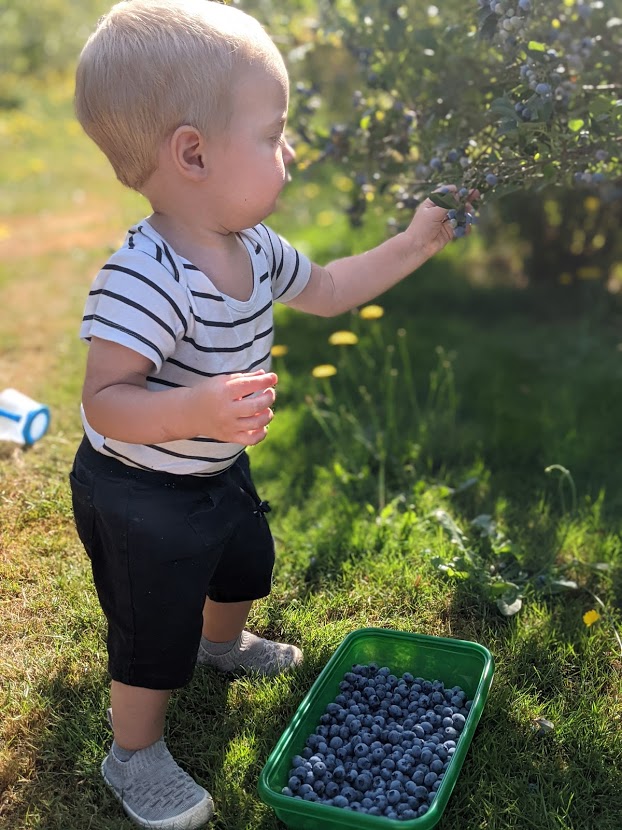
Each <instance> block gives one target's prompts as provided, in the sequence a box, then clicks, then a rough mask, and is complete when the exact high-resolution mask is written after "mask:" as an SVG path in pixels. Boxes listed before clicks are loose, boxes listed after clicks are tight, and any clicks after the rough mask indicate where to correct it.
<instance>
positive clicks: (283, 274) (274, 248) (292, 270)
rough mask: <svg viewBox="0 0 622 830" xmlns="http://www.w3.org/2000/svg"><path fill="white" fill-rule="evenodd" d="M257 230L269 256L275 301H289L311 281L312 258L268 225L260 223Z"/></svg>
mask: <svg viewBox="0 0 622 830" xmlns="http://www.w3.org/2000/svg"><path fill="white" fill-rule="evenodd" d="M255 230H256V231H257V232H258V233H259V235H260V237H261V240H262V243H263V247H264V250H265V252H266V255H267V257H268V265H269V268H270V278H271V282H272V297H273V299H274V301H275V302H279V303H288V302H289V301H290V300H293V299H294V298H295V297H297V296H298V295H299V294H300V292H301V291H302V290H303V288H304V287H305V286H306V284H307V283H308V282H309V277H310V276H311V260H310V259H309V258H308V257H307V256H305V254H303V253H301V252H300V251H298V250H297V249H296V248H294V247H293V246H292V245H290V243H289V242H288V241H287V240H286V239H285V238H284V237H282V236H281V235H280V234H278V233H276V232H275V231H273V230H272V229H271V228H269V227H268V226H267V225H264V224H261V225H258V226H257V227H256V229H255Z"/></svg>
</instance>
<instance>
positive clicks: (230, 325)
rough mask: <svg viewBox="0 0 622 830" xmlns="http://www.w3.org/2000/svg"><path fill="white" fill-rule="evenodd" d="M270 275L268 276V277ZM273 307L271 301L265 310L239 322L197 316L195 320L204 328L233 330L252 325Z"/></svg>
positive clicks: (262, 309) (261, 309) (260, 310)
mask: <svg viewBox="0 0 622 830" xmlns="http://www.w3.org/2000/svg"><path fill="white" fill-rule="evenodd" d="M267 276H268V275H267V274H266V277H267ZM271 305H272V300H270V301H269V302H268V303H266V305H265V306H264V307H263V308H260V309H259V311H256V312H255V313H254V314H252V315H251V316H250V317H242V318H240V319H239V320H233V322H222V323H221V322H219V321H217V320H203V319H202V318H201V317H197V316H196V314H193V317H194V319H195V320H196V321H197V323H202V324H203V325H204V326H212V327H214V328H220V329H232V328H235V327H236V326H241V325H243V324H244V323H250V322H251V321H252V320H256V319H257V317H261V315H262V314H263V313H264V312H266V311H267V310H268V309H269V308H270V306H271Z"/></svg>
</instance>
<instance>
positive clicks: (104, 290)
mask: <svg viewBox="0 0 622 830" xmlns="http://www.w3.org/2000/svg"><path fill="white" fill-rule="evenodd" d="M96 294H103V295H104V296H106V297H112V299H113V300H118V301H119V302H120V303H125V305H129V306H132V308H135V309H137V310H138V311H142V313H143V314H146V315H147V317H151V319H152V320H154V321H155V322H156V323H158V324H159V325H161V326H162V328H163V329H164V331H165V332H167V333H168V334H170V336H171V337H172V338H173V340H175V332H174V331H173V329H172V328H171V327H170V326H168V325H167V324H166V323H165V322H164V320H161V319H160V318H159V317H158V316H157V314H154V313H153V312H152V311H149V309H148V308H145V307H144V306H142V305H140V303H136V302H134V300H130V298H129V297H123V296H122V295H121V294H115V292H114V291H109V290H108V289H107V288H98V289H97V290H95V291H91V292H89V296H90V297H94V296H95V295H96Z"/></svg>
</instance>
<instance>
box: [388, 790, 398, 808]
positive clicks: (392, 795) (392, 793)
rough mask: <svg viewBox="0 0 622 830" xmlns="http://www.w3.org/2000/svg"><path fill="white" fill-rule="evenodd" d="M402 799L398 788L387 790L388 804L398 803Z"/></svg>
mask: <svg viewBox="0 0 622 830" xmlns="http://www.w3.org/2000/svg"><path fill="white" fill-rule="evenodd" d="M401 799H402V794H401V792H400V791H399V790H395V789H392V790H389V791H388V793H387V801H388V802H389V804H399V803H400V801H401Z"/></svg>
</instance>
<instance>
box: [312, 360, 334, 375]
mask: <svg viewBox="0 0 622 830" xmlns="http://www.w3.org/2000/svg"><path fill="white" fill-rule="evenodd" d="M311 374H312V375H313V377H314V378H332V376H333V375H336V374H337V367H336V366H333V365H332V363H322V364H320V366H316V367H315V368H314V369H313V371H312V372H311Z"/></svg>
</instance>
